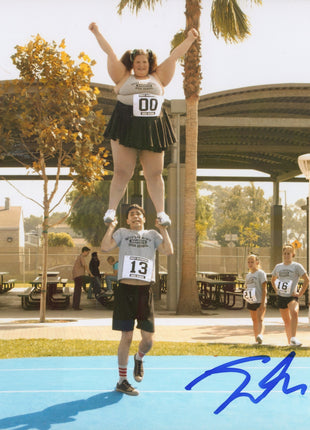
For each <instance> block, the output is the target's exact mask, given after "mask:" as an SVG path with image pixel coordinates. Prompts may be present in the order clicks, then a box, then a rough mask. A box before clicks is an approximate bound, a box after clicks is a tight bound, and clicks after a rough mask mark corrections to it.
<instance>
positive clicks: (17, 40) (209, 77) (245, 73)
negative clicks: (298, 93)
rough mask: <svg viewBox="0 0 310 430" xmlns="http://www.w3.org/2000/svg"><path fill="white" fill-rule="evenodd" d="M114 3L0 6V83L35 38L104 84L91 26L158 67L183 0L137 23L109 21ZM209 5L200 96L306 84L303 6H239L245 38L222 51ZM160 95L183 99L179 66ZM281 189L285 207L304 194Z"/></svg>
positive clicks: (31, 0)
mask: <svg viewBox="0 0 310 430" xmlns="http://www.w3.org/2000/svg"><path fill="white" fill-rule="evenodd" d="M118 1H119V0H9V1H7V0H0V4H1V5H2V8H1V25H0V41H1V50H0V80H6V79H13V78H16V77H17V76H18V75H17V71H16V69H15V68H14V66H13V65H12V62H11V59H10V56H11V55H12V54H13V53H14V46H16V45H17V44H19V45H23V44H26V43H27V42H28V41H29V40H30V38H31V36H32V35H36V34H38V33H39V34H40V35H41V36H42V37H44V38H45V39H47V40H49V41H52V40H55V41H56V42H60V41H61V40H62V39H63V38H64V39H65V40H66V44H67V52H68V53H69V54H70V55H71V56H72V58H73V59H76V58H77V56H78V54H79V53H80V52H81V51H84V52H85V53H87V54H88V55H89V56H90V57H91V58H92V59H95V60H96V61H97V64H96V66H94V69H93V70H94V74H95V75H94V78H93V81H94V82H98V83H104V84H112V82H111V80H110V78H109V76H108V75H107V72H106V58H105V55H104V54H103V53H102V51H101V50H100V48H99V46H98V45H97V42H96V40H95V38H94V36H93V35H92V34H91V33H90V31H89V30H88V25H89V23H90V22H92V21H95V22H97V24H98V25H99V27H100V29H101V31H102V33H103V34H104V36H105V37H106V38H107V39H108V40H109V42H110V43H111V45H112V46H113V48H114V50H115V52H116V53H117V55H119V56H121V55H122V53H123V52H124V51H125V50H126V49H132V48H137V47H141V48H150V49H152V50H153V51H154V52H156V53H157V56H158V58H159V61H162V60H164V59H165V58H166V57H167V56H168V55H169V50H170V45H169V43H170V40H171V38H172V37H173V35H174V34H175V33H176V32H177V31H178V30H179V29H180V28H184V22H185V18H184V3H185V2H184V0H162V6H157V7H156V9H155V11H154V12H149V11H143V13H141V14H139V15H138V16H136V15H131V14H130V13H129V12H128V11H126V12H125V13H124V15H123V16H119V15H117V12H116V6H117V4H118ZM210 3H211V0H202V6H203V10H202V19H201V38H202V74H203V82H202V93H201V94H206V93H212V92H216V91H222V90H227V89H233V88H240V87H245V86H252V85H263V84H272V83H294V82H296V83H305V82H309V70H310V61H309V50H308V49H307V48H308V42H309V40H310V26H309V18H310V1H309V0H263V6H256V5H254V4H253V5H252V6H251V2H250V1H246V0H244V1H243V0H240V4H241V5H242V7H243V9H244V10H245V12H246V13H247V15H248V17H249V20H250V22H251V31H252V36H251V37H249V38H248V39H247V40H246V41H245V42H243V43H241V44H235V45H226V44H225V43H224V41H223V40H218V39H216V37H215V36H214V35H213V34H212V31H211V28H210V18H209V17H210ZM165 95H166V98H168V99H171V98H183V89H182V70H181V68H180V67H178V69H177V71H176V75H175V78H174V80H173V81H172V83H171V84H170V85H169V86H168V87H167V88H166V92H165ZM0 173H1V172H0ZM221 185H224V184H223V183H222V184H221ZM260 186H261V188H263V189H264V190H265V194H266V196H269V195H271V193H272V185H271V184H269V185H267V184H260ZM34 187H35V188H36V189H37V188H38V187H39V185H36V184H34V183H31V185H30V184H28V185H27V186H26V187H25V186H24V185H23V189H24V191H25V192H26V191H27V188H28V189H29V188H31V190H33V189H34ZM1 188H2V190H3V192H4V193H5V194H3V192H1V195H2V196H3V197H5V196H6V195H10V197H11V200H12V204H14V205H20V204H22V205H23V206H24V212H25V215H26V216H28V215H29V214H30V213H33V212H31V211H32V210H33V211H34V210H35V209H34V208H33V204H32V203H31V204H28V203H26V201H25V200H24V199H21V198H20V197H17V195H16V193H15V191H13V190H11V189H10V188H9V187H8V186H7V185H5V184H1ZM281 189H282V190H283V191H284V190H286V191H287V193H286V195H287V200H288V202H295V201H296V200H297V198H299V197H305V196H306V195H307V193H308V187H307V185H306V184H305V185H300V184H299V185H296V184H295V185H293V184H291V185H289V184H288V185H285V184H283V185H282V186H281ZM296 191H297V192H296ZM39 192H40V190H39V189H38V191H37V193H39ZM283 194H284V193H283ZM296 197H297V198H296ZM21 202H22V203H21ZM2 204H3V202H1V201H0V205H2Z"/></svg>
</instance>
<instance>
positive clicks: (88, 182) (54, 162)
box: [0, 35, 106, 322]
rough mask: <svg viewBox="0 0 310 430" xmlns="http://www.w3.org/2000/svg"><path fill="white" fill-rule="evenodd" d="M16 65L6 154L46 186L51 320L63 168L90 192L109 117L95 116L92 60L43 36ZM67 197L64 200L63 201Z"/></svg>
mask: <svg viewBox="0 0 310 430" xmlns="http://www.w3.org/2000/svg"><path fill="white" fill-rule="evenodd" d="M15 50H16V52H15V54H14V55H13V56H12V60H13V63H14V65H15V66H16V68H17V69H18V70H19V78H20V79H18V80H14V81H10V82H9V83H8V85H4V84H2V85H1V104H0V136H1V145H0V155H1V156H2V157H11V158H13V159H14V160H15V162H17V163H19V164H20V165H22V166H24V167H26V168H27V169H29V170H30V171H31V172H32V173H34V174H37V175H39V176H40V177H41V179H42V181H43V196H44V197H43V202H42V203H39V202H37V201H36V200H34V199H33V198H32V197H29V198H30V199H31V200H32V201H34V202H35V203H37V204H38V205H39V206H40V207H41V208H42V212H43V232H42V236H43V238H42V241H43V247H42V248H43V264H42V266H43V267H42V272H43V276H42V293H41V305H40V321H41V322H44V320H45V310H46V282H47V275H46V273H47V258H48V237H47V235H48V228H49V217H50V214H51V213H52V212H53V210H54V209H55V207H56V206H57V205H58V204H59V201H58V203H55V202H54V198H55V194H56V191H57V189H58V186H59V178H60V173H61V168H62V167H67V168H68V169H69V175H70V176H71V178H72V182H73V185H74V186H75V187H76V188H77V189H78V190H79V191H80V192H81V193H88V192H89V191H90V190H91V188H92V186H93V184H94V182H95V181H96V180H98V179H100V178H101V177H102V175H103V173H104V166H105V164H106V161H105V156H106V151H105V149H104V148H103V147H102V146H101V144H102V140H103V137H102V129H103V126H104V118H103V116H102V115H101V113H100V112H95V110H94V108H95V105H96V104H97V94H98V93H99V90H98V89H96V88H92V87H91V86H90V79H91V76H92V75H93V73H92V66H93V65H94V64H95V62H94V61H91V60H90V58H89V57H88V56H87V55H85V54H84V53H81V54H80V55H79V60H78V62H77V64H76V63H75V62H74V61H73V60H72V59H71V57H70V56H69V55H68V54H67V53H66V51H65V42H64V40H63V41H62V42H61V43H60V44H59V45H57V44H56V42H52V43H48V42H46V41H45V40H44V39H42V38H41V37H40V35H37V36H36V37H34V38H33V39H32V40H31V41H30V42H29V43H27V44H26V45H25V46H16V47H15ZM48 166H55V168H56V180H55V181H54V183H53V185H52V186H51V187H49V180H48V175H47V167H48ZM61 200H62V198H61V199H60V201H61Z"/></svg>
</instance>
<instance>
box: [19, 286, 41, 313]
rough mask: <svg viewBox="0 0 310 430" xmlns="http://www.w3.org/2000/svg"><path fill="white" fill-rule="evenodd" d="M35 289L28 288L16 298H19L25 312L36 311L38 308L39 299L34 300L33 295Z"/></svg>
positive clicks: (32, 287)
mask: <svg viewBox="0 0 310 430" xmlns="http://www.w3.org/2000/svg"><path fill="white" fill-rule="evenodd" d="M34 292H35V287H34V286H31V287H28V288H27V289H26V290H24V291H22V292H20V293H18V294H17V295H18V297H20V298H21V305H22V308H23V309H25V310H33V309H38V308H39V307H40V299H34V297H33V294H34Z"/></svg>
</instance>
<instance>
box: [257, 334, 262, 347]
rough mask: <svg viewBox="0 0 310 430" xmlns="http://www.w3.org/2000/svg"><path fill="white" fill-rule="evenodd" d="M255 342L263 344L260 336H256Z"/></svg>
mask: <svg viewBox="0 0 310 430" xmlns="http://www.w3.org/2000/svg"><path fill="white" fill-rule="evenodd" d="M256 342H257V343H258V344H259V345H261V344H262V343H263V336H262V335H261V334H258V335H257V336H256Z"/></svg>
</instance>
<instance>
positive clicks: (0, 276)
mask: <svg viewBox="0 0 310 430" xmlns="http://www.w3.org/2000/svg"><path fill="white" fill-rule="evenodd" d="M8 274H9V272H0V294H3V293H6V292H7V291H9V290H11V289H12V288H14V287H15V282H16V279H9V280H8V281H4V276H5V275H8Z"/></svg>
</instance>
